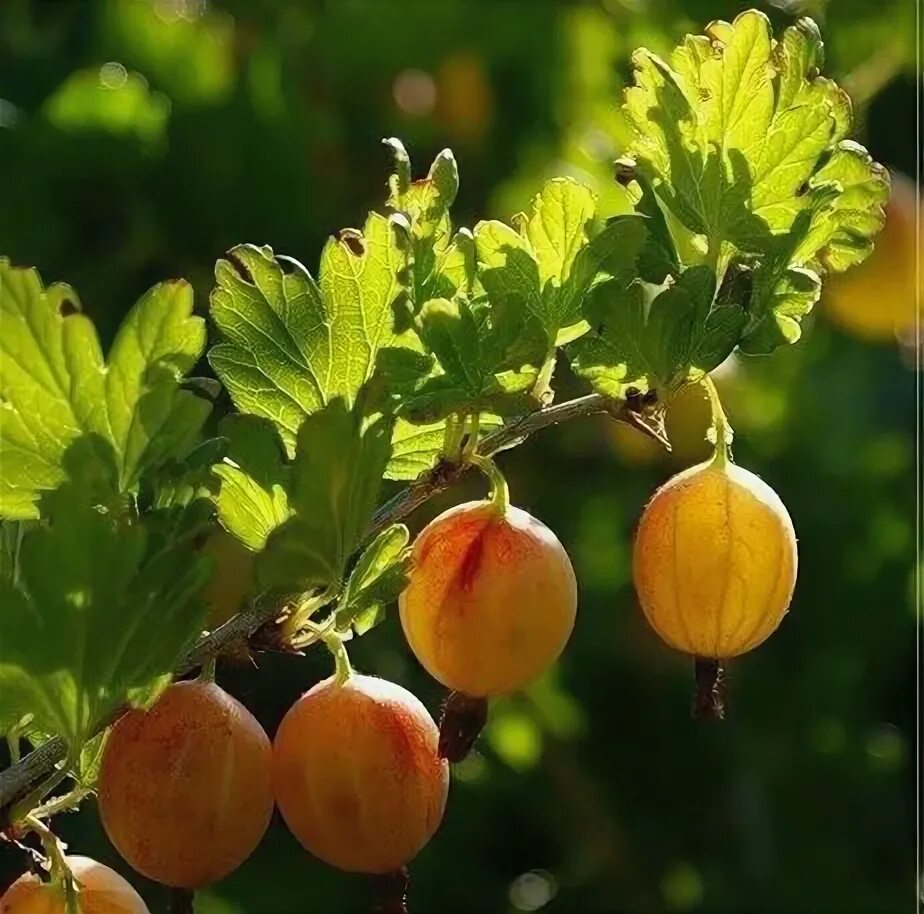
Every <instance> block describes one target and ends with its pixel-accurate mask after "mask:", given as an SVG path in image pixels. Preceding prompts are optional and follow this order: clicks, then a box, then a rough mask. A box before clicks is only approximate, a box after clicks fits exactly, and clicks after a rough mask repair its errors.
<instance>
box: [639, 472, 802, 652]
mask: <svg viewBox="0 0 924 914" xmlns="http://www.w3.org/2000/svg"><path fill="white" fill-rule="evenodd" d="M633 563H634V578H635V587H636V590H637V592H638V597H639V600H640V602H641V605H642V609H643V610H644V612H645V615H646V616H647V617H648V621H649V622H650V623H651V625H652V627H653V628H654V629H655V631H656V632H657V633H658V634H659V635H660V636H661V638H663V639H664V641H666V642H667V643H668V644H669V645H670V646H671V647H674V648H677V649H678V650H680V651H685V652H686V653H688V654H693V655H695V656H697V657H705V658H714V659H716V660H721V659H727V658H729V657H735V656H737V655H739V654H743V653H745V652H746V651H749V650H751V649H752V648H755V647H757V645H759V644H760V643H761V642H762V641H764V640H765V639H766V638H768V637H769V636H770V635H771V634H772V633H773V632H774V631H775V630H776V628H777V626H778V625H779V624H780V622H781V621H782V619H783V616H784V615H785V613H786V611H787V609H788V607H789V603H790V600H791V599H792V593H793V588H794V586H795V580H796V565H797V555H796V536H795V531H794V530H793V525H792V521H791V519H790V517H789V513H788V512H787V510H786V507H785V506H784V505H783V503H782V501H780V498H779V496H778V495H777V494H776V493H775V492H774V491H773V489H771V488H770V486H768V485H767V484H766V483H765V482H763V481H762V480H761V479H760V478H759V477H757V476H755V475H754V474H753V473H751V472H749V471H748V470H745V469H743V468H741V467H739V466H736V465H735V464H733V463H730V462H727V461H725V460H712V461H709V462H707V463H702V464H699V465H697V466H694V467H691V468H690V469H687V470H684V471H683V472H682V473H678V474H677V475H676V476H674V477H673V478H672V479H671V480H669V481H668V482H667V483H666V484H665V485H664V486H662V487H661V488H660V489H658V491H657V492H656V493H655V495H654V497H653V498H652V499H651V501H650V502H649V503H648V505H647V507H646V508H645V510H644V513H643V514H642V519H641V522H640V523H639V527H638V533H637V536H636V539H635V552H634V559H633Z"/></svg>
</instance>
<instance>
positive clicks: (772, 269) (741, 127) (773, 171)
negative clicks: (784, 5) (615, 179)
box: [624, 10, 888, 351]
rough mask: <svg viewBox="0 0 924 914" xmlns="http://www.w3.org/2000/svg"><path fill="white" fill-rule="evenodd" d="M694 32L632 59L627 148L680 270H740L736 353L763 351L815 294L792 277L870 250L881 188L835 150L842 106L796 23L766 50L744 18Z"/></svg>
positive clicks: (840, 141) (817, 52) (857, 155)
mask: <svg viewBox="0 0 924 914" xmlns="http://www.w3.org/2000/svg"><path fill="white" fill-rule="evenodd" d="M706 33H707V34H706V35H701V36H687V38H686V39H685V40H684V42H683V43H682V44H681V45H680V46H679V47H678V48H677V49H676V50H675V51H674V52H673V54H672V55H671V56H670V58H669V60H667V61H665V60H662V59H661V58H659V57H657V56H656V55H654V54H652V53H650V52H649V51H646V50H641V51H638V52H636V54H635V55H634V56H633V65H634V68H635V85H634V86H633V87H631V88H629V89H628V90H627V91H626V104H625V108H624V110H625V114H626V119H627V122H628V124H629V127H630V129H631V130H632V133H633V139H632V143H631V147H630V152H631V154H632V155H633V156H634V158H635V159H636V160H637V171H636V173H637V176H638V179H639V184H640V185H641V186H642V187H643V191H644V189H646V188H647V189H648V190H650V192H651V193H652V194H653V195H654V196H655V197H656V199H657V205H658V207H659V209H660V211H661V213H662V214H663V216H664V224H665V225H666V227H667V229H668V231H669V232H670V233H671V236H672V240H673V247H674V249H675V250H676V251H679V252H680V253H681V259H682V260H683V263H684V264H686V265H690V264H697V263H705V264H708V265H710V266H711V267H713V268H714V269H715V270H716V273H717V275H718V276H719V277H721V276H722V275H723V273H724V271H725V269H726V268H727V267H728V266H729V265H730V264H731V263H732V262H734V261H736V260H737V261H739V262H741V263H747V264H748V265H749V266H751V267H752V268H753V269H754V271H755V281H754V292H755V298H754V300H753V301H752V302H748V301H741V302H738V304H740V305H742V306H745V307H747V308H748V310H749V312H750V317H749V320H748V322H747V325H746V326H744V327H742V336H743V338H744V346H745V348H746V349H748V350H749V351H769V350H770V349H772V348H773V347H774V346H776V345H779V344H781V343H784V342H792V341H794V340H795V339H797V338H798V335H799V320H800V319H801V317H802V315H803V314H805V313H806V312H807V311H808V310H809V309H810V308H811V305H812V304H813V302H814V300H815V299H816V298H817V292H818V285H817V284H814V288H811V286H812V285H813V284H812V283H810V282H809V276H808V274H807V273H806V271H809V272H810V273H814V274H817V275H818V276H821V275H822V274H823V273H824V272H825V271H827V270H835V271H837V270H843V269H846V268H847V267H849V266H851V265H853V264H856V263H859V262H860V261H861V260H862V259H863V258H864V257H866V256H867V254H868V253H869V252H870V250H871V249H872V241H871V238H872V236H873V235H874V234H875V233H876V232H878V231H879V229H880V228H881V226H882V224H883V221H884V212H883V204H884V202H885V200H886V199H887V196H888V179H887V175H886V173H885V171H884V169H882V168H881V166H878V165H876V164H875V163H874V162H872V160H871V159H870V157H869V156H868V154H867V153H866V150H864V149H863V148H862V147H860V146H857V145H856V144H854V143H850V142H848V141H846V140H845V136H846V135H847V133H848V131H849V130H850V127H851V112H850V102H849V99H848V98H847V96H846V95H845V93H844V92H843V91H842V90H841V89H839V88H838V87H837V86H836V85H835V84H834V83H833V82H831V81H830V80H827V79H824V78H823V77H821V76H819V75H818V71H819V68H820V67H821V64H822V62H823V54H822V51H823V47H822V43H821V38H820V35H819V33H818V29H817V27H816V26H815V24H814V23H813V22H812V21H811V20H810V19H800V20H799V21H798V22H797V23H796V24H795V25H794V26H791V27H790V28H788V29H786V30H785V32H784V33H783V35H782V37H781V39H780V40H779V41H778V42H774V40H773V36H772V33H771V30H770V25H769V21H768V19H767V17H766V16H765V15H764V14H763V13H760V12H758V11H756V10H750V11H748V12H745V13H742V14H741V15H739V16H738V17H737V18H736V19H735V20H734V22H733V23H727V22H714V23H712V24H711V25H710V26H709V27H708V28H707V29H706ZM725 317H726V318H727V317H728V316H727V315H725ZM729 326H730V325H729Z"/></svg>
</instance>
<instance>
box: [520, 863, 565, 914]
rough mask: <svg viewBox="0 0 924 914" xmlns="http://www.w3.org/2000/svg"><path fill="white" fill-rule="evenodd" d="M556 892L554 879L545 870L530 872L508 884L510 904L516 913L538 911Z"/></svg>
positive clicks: (556, 887)
mask: <svg viewBox="0 0 924 914" xmlns="http://www.w3.org/2000/svg"><path fill="white" fill-rule="evenodd" d="M557 891H558V885H557V883H556V882H555V877H554V876H553V875H552V874H551V873H548V872H546V871H545V870H531V871H530V872H528V873H523V875H522V876H517V878H516V879H514V880H513V882H512V883H511V884H510V903H511V904H512V905H513V906H514V907H515V908H516V909H517V910H518V911H538V910H539V909H540V908H543V907H545V906H546V905H547V904H548V903H549V902H550V901H551V900H552V899H553V898H554V897H555V893H556V892H557Z"/></svg>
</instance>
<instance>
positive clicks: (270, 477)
mask: <svg viewBox="0 0 924 914" xmlns="http://www.w3.org/2000/svg"><path fill="white" fill-rule="evenodd" d="M220 433H221V434H222V436H224V437H225V438H226V439H227V442H228V444H227V451H226V454H225V457H224V460H223V461H222V463H220V464H217V465H215V467H214V468H213V470H214V473H215V475H216V476H217V477H218V478H219V480H220V481H221V485H220V488H219V491H218V494H217V496H216V497H215V506H216V509H217V511H218V519H219V521H220V522H221V525H222V526H223V527H224V528H225V529H226V530H227V531H228V532H229V533H231V534H233V535H234V536H235V537H236V538H237V539H238V540H240V541H241V542H242V543H243V544H244V545H245V546H246V547H247V548H248V549H251V550H253V551H254V552H259V551H260V550H262V549H263V547H264V546H265V545H266V540H267V538H268V537H269V536H270V534H271V533H272V532H273V531H274V530H276V528H277V527H279V526H280V525H281V524H283V523H285V521H286V520H288V518H289V515H290V514H291V511H290V510H289V497H288V493H287V487H288V485H289V475H290V468H289V467H288V466H287V465H286V464H285V463H284V457H285V455H284V453H283V448H282V442H281V441H280V439H279V436H278V434H277V433H276V429H275V427H274V426H273V424H272V423H271V422H269V421H268V420H265V419H258V418H256V417H254V416H229V417H227V418H226V419H224V420H222V423H221V427H220Z"/></svg>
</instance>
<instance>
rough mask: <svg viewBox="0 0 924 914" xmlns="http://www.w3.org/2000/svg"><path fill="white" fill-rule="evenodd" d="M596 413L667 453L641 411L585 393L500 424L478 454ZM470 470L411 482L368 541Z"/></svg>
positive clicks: (457, 468)
mask: <svg viewBox="0 0 924 914" xmlns="http://www.w3.org/2000/svg"><path fill="white" fill-rule="evenodd" d="M598 413H608V414H609V415H610V416H612V417H613V418H614V419H616V420H618V421H620V422H625V423H626V424H628V425H631V426H632V427H633V428H637V429H638V430H639V431H641V432H644V433H645V434H646V435H648V436H649V437H651V438H654V439H655V440H656V441H657V442H658V443H659V444H661V445H662V446H663V447H665V448H666V449H667V450H670V444H669V443H668V441H667V439H666V438H665V437H664V432H663V429H661V428H660V427H659V426H657V425H653V424H650V423H649V421H647V420H646V418H645V417H644V415H643V414H642V413H641V412H637V411H636V410H634V409H632V408H631V407H630V406H629V405H628V403H625V402H623V401H619V400H610V399H608V398H606V397H603V396H601V395H600V394H588V395H587V396H586V397H578V398H577V399H576V400H566V401H565V402H564V403H559V404H558V405H557V406H549V407H547V408H546V409H540V410H537V411H536V412H534V413H527V414H526V415H525V416H521V417H520V418H519V419H515V420H514V421H513V422H508V423H507V424H506V425H502V426H501V427H500V428H499V429H497V430H496V431H493V432H491V434H489V435H485V437H484V438H483V439H482V440H481V443H480V444H479V445H478V449H477V451H478V453H479V454H481V455H482V456H484V457H490V456H491V455H492V454H496V453H497V452H498V451H503V450H505V449H506V448H510V447H513V446H514V445H517V444H519V443H520V442H521V441H523V440H525V439H526V438H528V437H529V436H530V435H532V434H534V433H535V432H538V431H541V430H542V429H544V428H548V427H549V426H550V425H559V424H560V423H562V422H569V421H570V420H572V419H579V418H581V417H582V416H592V415H595V414H598ZM471 469H472V466H471V464H467V463H455V464H445V463H444V464H439V465H438V466H436V467H435V468H434V469H433V470H431V471H430V472H429V473H427V474H425V475H424V476H422V477H421V478H420V479H418V480H417V481H416V482H413V483H411V485H409V486H408V487H407V488H406V489H402V490H401V491H400V492H399V493H398V494H397V495H395V497H394V498H392V499H391V500H390V501H387V502H385V504H384V505H382V507H381V508H379V510H378V511H376V512H375V516H374V517H373V518H372V524H371V526H370V528H369V532H368V538H370V539H371V538H372V537H374V536H375V535H376V534H377V533H380V532H381V531H382V530H384V529H385V527H388V526H389V525H391V524H393V523H396V522H397V521H399V520H401V519H402V518H404V517H407V516H408V514H410V513H411V512H413V511H414V510H416V509H417V508H419V507H420V506H421V505H422V504H423V503H424V502H425V501H427V500H428V499H430V498H432V497H433V496H434V495H437V494H438V493H440V492H442V491H444V490H445V489H447V488H449V486H451V485H452V484H453V483H454V482H456V481H457V480H459V479H461V477H463V476H464V475H465V474H466V473H467V472H468V471H469V470H471Z"/></svg>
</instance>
